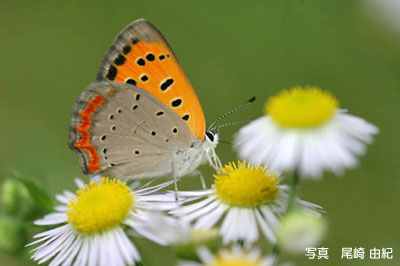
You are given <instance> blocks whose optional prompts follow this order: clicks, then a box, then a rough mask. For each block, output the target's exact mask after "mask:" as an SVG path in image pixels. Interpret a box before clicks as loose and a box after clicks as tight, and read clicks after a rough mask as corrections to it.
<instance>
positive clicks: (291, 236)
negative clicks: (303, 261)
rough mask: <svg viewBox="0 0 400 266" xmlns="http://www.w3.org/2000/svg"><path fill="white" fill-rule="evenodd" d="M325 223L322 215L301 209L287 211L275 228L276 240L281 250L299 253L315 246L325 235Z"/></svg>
mask: <svg viewBox="0 0 400 266" xmlns="http://www.w3.org/2000/svg"><path fill="white" fill-rule="evenodd" d="M326 231H327V223H326V221H325V219H324V218H323V217H319V216H316V215H315V214H312V213H308V212H305V211H301V210H295V211H293V212H290V213H288V214H287V215H286V216H284V217H283V218H282V220H281V223H280V225H279V226H278V228H277V240H278V244H279V246H280V247H281V249H282V250H285V251H288V252H291V253H295V254H300V253H303V252H304V250H305V248H307V247H315V246H316V245H318V244H319V243H320V242H321V241H322V239H323V238H324V236H325V233H326Z"/></svg>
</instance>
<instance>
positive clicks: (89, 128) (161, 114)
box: [69, 19, 219, 179]
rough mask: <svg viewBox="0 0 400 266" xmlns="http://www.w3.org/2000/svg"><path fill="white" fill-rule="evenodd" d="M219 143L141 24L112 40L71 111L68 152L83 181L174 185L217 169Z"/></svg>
mask: <svg viewBox="0 0 400 266" xmlns="http://www.w3.org/2000/svg"><path fill="white" fill-rule="evenodd" d="M217 143H218V135H214V134H213V133H211V132H206V130H205V119H204V114H203V110H202V108H201V105H200V102H199V100H198V98H197V96H196V94H195V92H194V90H193V88H192V87H191V85H190V82H189V81H188V79H187V78H186V76H185V74H184V72H183V70H182V68H181V67H180V64H179V63H178V61H177V59H176V57H175V56H174V54H173V52H172V50H171V48H170V47H169V45H168V44H167V42H166V41H165V39H164V38H163V37H162V35H161V33H159V31H158V30H157V29H156V28H155V27H154V26H153V25H152V24H150V23H149V22H148V21H146V20H143V19H141V20H137V21H135V22H133V23H131V24H130V25H128V26H127V27H126V28H125V29H124V30H123V31H122V32H121V33H120V34H119V35H118V36H117V38H116V39H115V40H114V43H113V45H112V46H111V48H110V49H109V51H108V53H107V54H106V56H105V57H104V59H103V61H102V63H101V66H100V68H99V72H98V76H97V81H96V82H94V83H92V84H91V85H89V86H88V87H87V88H86V89H85V90H84V91H83V92H82V94H81V95H80V97H79V98H78V100H77V101H76V102H75V104H74V106H73V109H72V114H71V122H70V139H69V147H70V148H71V149H73V150H74V151H76V152H77V154H78V155H79V159H80V164H81V168H82V170H83V172H84V173H85V174H91V175H94V174H103V175H111V176H116V177H119V178H124V179H128V178H149V177H160V176H171V177H174V178H179V177H182V176H184V175H187V174H192V173H194V172H195V170H196V168H197V167H198V166H199V165H201V164H203V163H206V162H207V161H208V162H210V164H211V165H212V166H214V167H216V166H217V164H218V162H219V159H218V158H217V156H216V154H215V151H214V150H215V148H216V145H217Z"/></svg>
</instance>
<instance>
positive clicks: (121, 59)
mask: <svg viewBox="0 0 400 266" xmlns="http://www.w3.org/2000/svg"><path fill="white" fill-rule="evenodd" d="M125 62H126V57H125V56H123V55H122V54H119V55H118V56H117V57H116V58H115V59H114V64H116V65H117V66H122V65H123V64H125Z"/></svg>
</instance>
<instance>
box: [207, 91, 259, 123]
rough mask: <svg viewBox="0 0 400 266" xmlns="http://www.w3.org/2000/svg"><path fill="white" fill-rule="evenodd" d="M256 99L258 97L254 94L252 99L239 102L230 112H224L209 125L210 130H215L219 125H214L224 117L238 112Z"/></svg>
mask: <svg viewBox="0 0 400 266" xmlns="http://www.w3.org/2000/svg"><path fill="white" fill-rule="evenodd" d="M255 100H256V97H255V96H253V97H251V99H249V100H247V101H245V102H244V103H241V104H239V105H238V106H235V107H233V108H232V109H231V110H229V111H228V112H226V113H224V114H222V115H221V116H220V117H218V118H217V119H216V120H215V121H214V122H212V123H211V125H210V126H209V127H208V129H209V130H213V129H215V128H217V127H213V126H214V125H215V124H216V123H218V122H219V121H221V120H222V119H224V118H225V117H227V116H228V115H230V114H232V113H234V112H236V111H237V110H239V109H241V108H242V107H244V106H246V105H248V104H250V103H252V102H254V101H255Z"/></svg>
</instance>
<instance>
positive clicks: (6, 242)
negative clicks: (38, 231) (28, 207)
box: [0, 215, 26, 254]
mask: <svg viewBox="0 0 400 266" xmlns="http://www.w3.org/2000/svg"><path fill="white" fill-rule="evenodd" d="M25 243H26V230H25V228H24V227H23V225H22V223H21V221H19V220H17V219H15V218H13V217H9V216H4V215H3V216H0V250H1V251H4V252H6V253H9V254H17V253H20V252H22V251H23V250H24V245H25Z"/></svg>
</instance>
